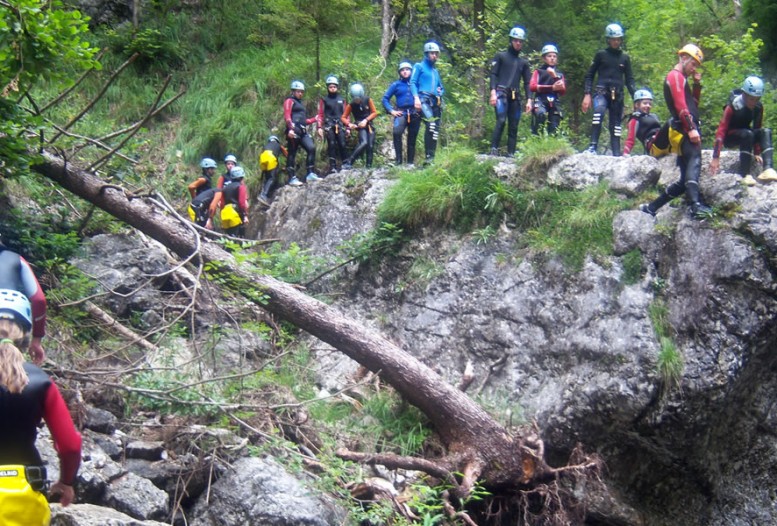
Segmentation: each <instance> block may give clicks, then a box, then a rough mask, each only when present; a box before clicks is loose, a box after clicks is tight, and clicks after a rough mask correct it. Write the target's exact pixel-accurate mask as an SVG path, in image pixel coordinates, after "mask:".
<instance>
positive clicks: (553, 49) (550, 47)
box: [540, 44, 558, 57]
mask: <svg viewBox="0 0 777 526" xmlns="http://www.w3.org/2000/svg"><path fill="white" fill-rule="evenodd" d="M548 53H555V54H556V55H558V48H557V47H556V46H554V45H553V44H545V45H544V46H542V51H540V55H542V56H543V57H544V56H545V55H547V54H548Z"/></svg>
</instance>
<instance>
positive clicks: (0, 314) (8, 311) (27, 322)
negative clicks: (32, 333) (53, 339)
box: [0, 289, 32, 332]
mask: <svg viewBox="0 0 777 526" xmlns="http://www.w3.org/2000/svg"><path fill="white" fill-rule="evenodd" d="M0 318H5V319H10V320H14V321H16V322H18V323H19V324H20V325H21V326H22V329H23V330H24V331H25V332H27V331H29V330H30V329H32V307H31V306H30V300H29V299H27V296H25V295H24V294H22V293H21V292H19V291H17V290H13V289H0Z"/></svg>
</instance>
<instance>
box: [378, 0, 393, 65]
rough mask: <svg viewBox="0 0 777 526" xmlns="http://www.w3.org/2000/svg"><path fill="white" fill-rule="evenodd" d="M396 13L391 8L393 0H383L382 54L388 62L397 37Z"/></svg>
mask: <svg viewBox="0 0 777 526" xmlns="http://www.w3.org/2000/svg"><path fill="white" fill-rule="evenodd" d="M393 19H394V13H393V12H392V10H391V0H383V14H382V16H381V28H382V33H381V37H380V56H381V57H382V58H383V60H384V61H386V62H388V58H389V54H390V53H391V45H392V44H393V43H394V41H395V40H396V38H397V35H396V32H395V31H394V20H393Z"/></svg>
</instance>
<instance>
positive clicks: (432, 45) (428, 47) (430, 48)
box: [424, 42, 440, 53]
mask: <svg viewBox="0 0 777 526" xmlns="http://www.w3.org/2000/svg"><path fill="white" fill-rule="evenodd" d="M439 52H440V46H438V45H437V43H436V42H427V43H426V44H424V53H439Z"/></svg>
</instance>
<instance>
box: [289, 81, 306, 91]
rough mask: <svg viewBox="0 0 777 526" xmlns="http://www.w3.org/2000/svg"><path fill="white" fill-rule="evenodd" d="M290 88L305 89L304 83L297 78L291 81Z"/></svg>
mask: <svg viewBox="0 0 777 526" xmlns="http://www.w3.org/2000/svg"><path fill="white" fill-rule="evenodd" d="M291 89H293V90H297V89H298V90H302V91H305V85H304V84H303V83H302V82H301V81H299V80H294V81H292V83H291Z"/></svg>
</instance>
